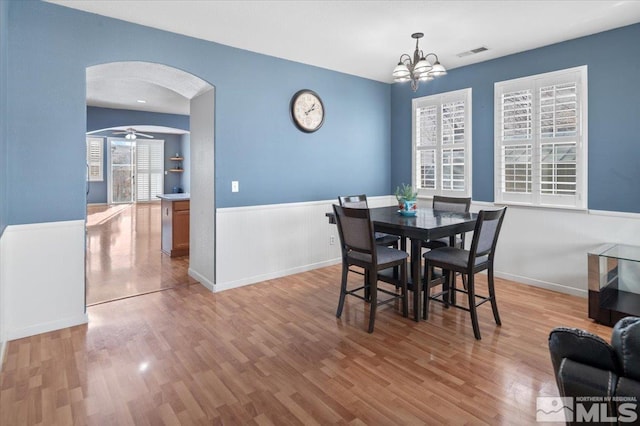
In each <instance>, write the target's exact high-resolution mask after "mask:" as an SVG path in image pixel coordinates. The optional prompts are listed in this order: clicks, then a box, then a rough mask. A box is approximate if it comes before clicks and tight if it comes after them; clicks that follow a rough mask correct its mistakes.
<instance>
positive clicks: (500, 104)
mask: <svg viewBox="0 0 640 426" xmlns="http://www.w3.org/2000/svg"><path fill="white" fill-rule="evenodd" d="M586 88H587V70H586V67H578V68H572V69H569V70H564V71H557V72H553V73H547V74H541V75H537V76H532V77H526V78H522V79H517V80H510V81H505V82H500V83H496V85H495V108H496V114H495V117H496V131H495V135H496V140H495V153H496V161H495V165H496V170H495V176H496V184H495V199H496V202H501V203H522V204H528V205H539V206H551V207H568V208H586V206H587V204H586V183H587V180H586V176H587V162H586V158H587V157H586V149H587V137H586V128H587V107H586V105H587V104H586V100H587V96H586Z"/></svg>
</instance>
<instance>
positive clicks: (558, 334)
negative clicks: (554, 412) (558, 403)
mask: <svg viewBox="0 0 640 426" xmlns="http://www.w3.org/2000/svg"><path fill="white" fill-rule="evenodd" d="M549 351H550V353H551V362H552V364H553V370H554V373H555V377H556V383H557V385H558V390H559V392H560V396H563V397H573V400H572V402H573V403H574V406H573V410H571V414H572V416H571V417H573V418H569V421H567V424H584V421H585V417H586V418H587V420H590V421H591V422H596V423H597V422H600V423H601V424H602V423H606V424H616V423H619V424H630V423H631V424H638V423H640V407H639V405H638V404H639V403H640V318H637V317H627V318H623V319H621V320H620V321H618V322H617V323H616V325H615V326H614V328H613V332H612V335H611V345H609V344H608V343H607V342H605V341H604V340H603V339H601V338H600V337H598V336H596V335H594V334H592V333H589V332H587V331H584V330H579V329H575V328H565V327H559V328H555V329H554V330H552V331H551V333H550V335H549ZM593 404H597V405H598V407H595V408H593V407H592V405H593ZM634 404H635V405H634ZM578 405H581V406H580V407H578ZM603 405H604V406H605V407H606V408H603ZM578 409H579V410H580V412H578ZM604 410H606V411H604ZM585 413H586V414H585ZM614 419H615V420H614ZM603 420H606V421H603Z"/></svg>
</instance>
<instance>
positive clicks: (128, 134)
mask: <svg viewBox="0 0 640 426" xmlns="http://www.w3.org/2000/svg"><path fill="white" fill-rule="evenodd" d="M113 134H114V135H125V137H124V138H125V139H129V140H134V139H137V138H138V136H143V137H145V138H153V136H151V135H147V134H144V133H140V132H138V131H136V129H134V128H133V127H129V128H128V129H126V130H122V131H119V132H113Z"/></svg>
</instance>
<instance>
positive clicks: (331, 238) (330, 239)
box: [329, 235, 336, 246]
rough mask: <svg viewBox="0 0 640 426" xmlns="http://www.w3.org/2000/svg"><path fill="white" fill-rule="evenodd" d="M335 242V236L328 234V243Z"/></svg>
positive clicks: (332, 243)
mask: <svg viewBox="0 0 640 426" xmlns="http://www.w3.org/2000/svg"><path fill="white" fill-rule="evenodd" d="M335 243H336V237H334V236H333V235H331V236H329V245H331V246H332V245H334V244H335Z"/></svg>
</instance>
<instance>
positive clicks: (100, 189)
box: [85, 62, 215, 305]
mask: <svg viewBox="0 0 640 426" xmlns="http://www.w3.org/2000/svg"><path fill="white" fill-rule="evenodd" d="M213 94H214V88H213V86H212V85H210V84H209V83H207V82H206V81H204V80H202V79H200V78H198V77H196V76H194V75H193V74H189V73H186V72H184V71H182V70H179V69H176V68H172V67H169V66H166V65H162V64H155V63H147V62H112V63H106V64H100V65H95V66H92V67H88V68H87V179H88V182H87V189H88V191H87V202H88V210H87V211H88V215H87V244H86V251H85V253H86V262H85V268H86V273H85V277H86V280H85V301H86V304H87V305H92V304H96V303H104V302H106V301H111V300H117V299H121V298H125V297H131V296H135V295H140V294H146V293H149V292H153V291H159V290H164V289H167V288H173V287H175V286H177V285H183V284H191V283H193V282H194V281H195V280H194V279H193V278H190V277H189V275H195V276H196V277H197V278H198V281H200V282H203V281H204V282H203V284H204V285H205V286H207V287H209V286H210V285H209V282H207V281H208V280H210V283H211V286H212V283H213V281H214V276H213V272H209V269H208V268H209V266H210V265H211V268H210V269H211V271H214V270H215V269H214V265H215V259H214V258H213V253H214V250H213V247H214V242H215V219H214V218H215V199H214V198H211V197H210V196H209V194H207V193H206V191H203V190H202V188H203V187H205V186H206V187H209V188H211V187H213V186H214V181H213V179H214V177H215V173H214V164H215V163H214V158H213V152H214V146H213V145H214V131H213V130H214V128H213V126H214V115H213V111H214V103H215V98H214V96H213ZM202 99H206V102H202V101H201V100H202ZM193 113H195V114H196V116H198V117H202V116H204V117H206V119H205V125H203V123H202V120H198V121H197V122H196V123H195V128H194V129H192V128H191V127H192V124H193V123H192V119H191V117H192V114H193ZM194 136H195V140H196V146H195V147H194V146H193V144H192V140H193V139H194ZM98 146H100V147H101V148H102V149H101V151H102V152H101V155H96V154H95V152H93V154H94V155H93V156H92V151H91V148H92V147H93V148H94V151H99V149H98V148H97V147H98ZM203 148H204V149H203ZM194 149H195V151H197V152H198V155H199V156H204V158H199V159H198V161H197V162H195V163H196V164H197V167H195V168H194V167H192V164H194V162H192V161H191V159H192V158H193V157H192V152H194ZM147 166H148V167H147ZM100 172H101V173H100ZM118 174H120V175H122V176H124V179H123V180H122V182H120V184H121V186H122V187H120V188H118V190H116V189H114V184H113V183H114V181H115V180H116V179H115V178H114V176H115V175H118ZM95 175H101V176H98V177H97V178H96V176H95ZM100 178H101V180H100ZM123 182H124V183H123ZM193 184H195V188H196V192H195V194H194V193H193V192H192V185H193ZM110 191H111V192H110ZM118 191H119V192H118ZM174 193H182V194H184V196H185V197H186V199H187V200H188V203H195V204H196V206H198V205H200V206H201V207H204V212H205V213H204V214H200V215H197V214H195V215H194V214H192V213H191V211H189V212H187V222H186V223H187V237H186V238H187V241H188V246H190V250H189V255H188V256H176V257H175V258H173V257H171V252H169V253H168V254H167V252H163V248H164V245H163V244H164V241H163V238H165V236H166V234H171V233H172V230H171V229H164V225H163V220H164V217H163V213H164V212H163V211H162V210H163V209H162V208H161V205H160V199H159V198H157V197H158V196H159V195H166V194H174ZM114 194H116V195H115V196H114ZM122 197H124V198H122ZM203 204H204V205H203ZM123 206H124V207H123ZM96 211H97V212H98V214H97V216H94V214H91V213H93V212H96ZM182 213H183V216H182V217H184V212H182ZM96 218H97V219H98V220H94V219H96ZM202 229H208V231H209V232H210V233H212V234H213V235H212V236H211V238H209V236H206V238H204V244H203V241H201V240H200V238H197V235H198V233H199V232H200V231H201V230H202ZM189 230H190V231H191V232H189ZM183 238H184V237H183ZM192 240H193V244H192ZM209 240H210V243H209ZM205 251H206V252H208V254H207V255H205V254H204V253H205ZM194 257H195V259H198V261H197V263H198V265H200V266H198V267H192V265H191V263H192V259H194ZM203 258H205V261H204V262H202V260H201V259H203Z"/></svg>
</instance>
